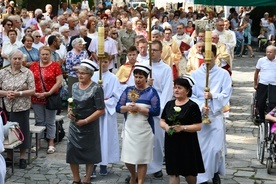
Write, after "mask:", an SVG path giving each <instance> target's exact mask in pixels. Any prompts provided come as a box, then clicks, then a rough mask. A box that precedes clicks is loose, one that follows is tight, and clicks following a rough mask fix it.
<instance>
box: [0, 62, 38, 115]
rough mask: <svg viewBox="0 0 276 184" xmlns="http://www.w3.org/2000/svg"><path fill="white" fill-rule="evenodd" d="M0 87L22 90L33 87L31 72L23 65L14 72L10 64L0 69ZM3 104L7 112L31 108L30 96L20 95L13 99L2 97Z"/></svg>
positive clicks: (2, 88)
mask: <svg viewBox="0 0 276 184" xmlns="http://www.w3.org/2000/svg"><path fill="white" fill-rule="evenodd" d="M0 88H1V90H3V91H24V90H30V89H35V83H34V76H33V73H32V72H31V71H30V70H29V69H28V68H26V67H24V66H22V67H21V69H20V70H19V71H16V72H14V73H13V72H12V70H11V67H10V66H9V67H7V68H4V69H2V70H0ZM4 104H5V107H6V109H7V111H8V112H11V111H13V112H20V111H25V110H28V109H30V108H31V97H30V96H24V97H23V96H22V97H17V98H15V99H14V100H9V99H7V98H6V97H4ZM1 106H2V103H1Z"/></svg>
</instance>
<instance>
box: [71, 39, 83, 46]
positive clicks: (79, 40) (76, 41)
mask: <svg viewBox="0 0 276 184" xmlns="http://www.w3.org/2000/svg"><path fill="white" fill-rule="evenodd" d="M79 43H82V38H76V39H74V40H73V41H72V47H73V48H74V47H75V46H76V45H77V44H79Z"/></svg>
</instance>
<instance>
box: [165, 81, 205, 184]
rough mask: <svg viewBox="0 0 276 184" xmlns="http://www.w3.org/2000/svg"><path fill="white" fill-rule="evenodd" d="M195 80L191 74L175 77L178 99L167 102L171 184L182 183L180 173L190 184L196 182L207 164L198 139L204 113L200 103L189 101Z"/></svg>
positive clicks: (166, 143) (168, 158) (168, 162)
mask: <svg viewBox="0 0 276 184" xmlns="http://www.w3.org/2000/svg"><path fill="white" fill-rule="evenodd" d="M193 85H194V81H193V79H192V78H191V77H189V76H184V77H183V78H177V79H175V80H174V96H175V100H171V101H169V102H167V104H166V106H165V108H164V110H163V113H162V116H161V120H160V126H161V128H163V129H164V130H165V131H166V133H165V159H166V171H167V173H168V175H169V176H170V177H169V183H174V184H177V183H180V178H179V175H181V176H184V177H185V178H186V181H187V182H188V183H189V184H195V183H196V176H197V174H198V173H203V172H204V171H205V170H204V164H203V160H202V156H201V151H200V147H199V143H198V138H197V133H196V132H197V131H199V130H200V129H201V112H200V110H199V107H198V105H197V104H196V103H195V102H193V101H191V100H189V97H191V95H192V86H193Z"/></svg>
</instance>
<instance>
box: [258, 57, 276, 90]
mask: <svg viewBox="0 0 276 184" xmlns="http://www.w3.org/2000/svg"><path fill="white" fill-rule="evenodd" d="M256 68H257V69H259V70H260V73H259V83H261V84H264V85H268V84H271V85H276V58H275V59H274V60H273V61H270V60H269V59H268V58H267V57H262V58H260V59H259V60H258V62H257V65H256Z"/></svg>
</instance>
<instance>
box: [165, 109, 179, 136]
mask: <svg viewBox="0 0 276 184" xmlns="http://www.w3.org/2000/svg"><path fill="white" fill-rule="evenodd" d="M180 111H181V107H177V106H175V107H174V113H173V115H172V116H170V117H168V120H169V121H172V126H174V125H180V122H179V120H177V119H176V118H177V116H178V115H179V113H180ZM174 132H175V131H174V129H173V127H170V128H169V131H168V134H169V135H173V133H174Z"/></svg>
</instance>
